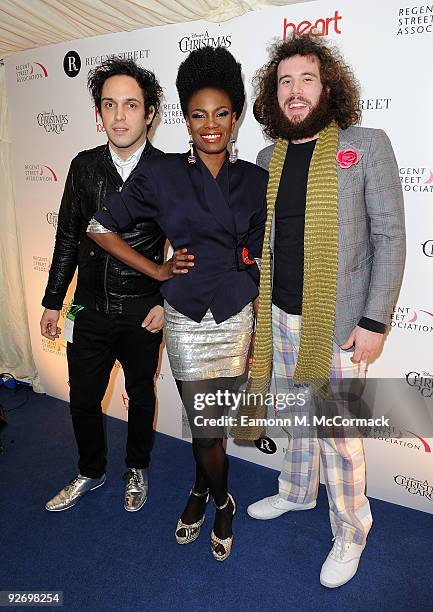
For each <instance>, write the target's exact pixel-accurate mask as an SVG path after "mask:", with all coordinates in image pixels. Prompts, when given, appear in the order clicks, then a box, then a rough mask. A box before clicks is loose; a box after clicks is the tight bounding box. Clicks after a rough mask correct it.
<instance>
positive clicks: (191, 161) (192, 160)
mask: <svg viewBox="0 0 433 612" xmlns="http://www.w3.org/2000/svg"><path fill="white" fill-rule="evenodd" d="M196 161H197V158H196V156H195V155H194V146H193V140H192V138H191V137H190V139H189V155H188V163H189V164H195V162H196Z"/></svg>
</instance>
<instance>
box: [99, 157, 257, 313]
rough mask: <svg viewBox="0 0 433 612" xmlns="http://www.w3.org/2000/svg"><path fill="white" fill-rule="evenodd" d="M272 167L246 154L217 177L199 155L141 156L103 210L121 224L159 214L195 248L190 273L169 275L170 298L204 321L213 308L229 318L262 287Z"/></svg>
mask: <svg viewBox="0 0 433 612" xmlns="http://www.w3.org/2000/svg"><path fill="white" fill-rule="evenodd" d="M267 181H268V173H267V172H266V171H265V170H263V169H262V168H259V167H258V166H256V165H254V164H251V163H249V162H246V161H242V160H238V161H237V162H236V163H234V164H230V163H229V162H228V161H227V160H226V162H225V163H224V164H223V166H222V168H221V170H220V172H219V174H218V176H217V178H216V179H214V177H213V176H212V174H211V173H210V172H209V170H208V169H207V167H206V166H205V165H204V163H203V162H202V161H201V160H200V158H199V157H198V156H197V162H196V163H195V164H189V163H188V161H187V154H179V153H176V154H166V155H161V156H155V157H149V158H148V159H146V163H143V164H139V166H137V170H136V171H135V173H134V178H133V180H132V181H131V182H130V183H126V185H125V186H124V188H123V189H122V191H121V192H119V193H115V194H111V195H110V196H109V197H108V198H107V200H106V204H105V206H104V207H103V209H102V210H100V211H98V212H97V213H96V214H95V218H96V219H97V221H99V223H101V224H102V225H103V226H104V227H106V228H107V229H109V230H111V231H113V232H120V231H124V230H127V229H128V227H130V226H131V227H132V226H133V225H136V224H137V223H138V222H140V221H141V220H143V219H148V218H151V219H154V220H155V221H156V222H157V223H158V225H159V226H160V227H161V229H162V230H163V232H164V233H165V235H166V236H167V238H168V240H169V241H170V243H171V245H172V246H173V248H174V249H180V248H184V247H186V248H187V249H188V252H189V253H192V254H193V255H194V256H195V260H194V263H195V265H194V267H193V268H191V269H190V270H189V272H188V274H185V275H177V276H175V277H174V278H172V279H170V280H168V281H166V282H164V283H163V284H162V287H161V293H162V295H163V296H164V298H165V299H166V300H167V301H168V303H169V304H170V305H171V306H172V307H173V308H175V309H176V310H178V311H179V312H181V313H182V314H184V315H186V316H187V317H189V318H190V319H193V320H194V321H197V322H200V321H201V320H202V318H203V317H204V315H205V313H206V311H207V310H208V309H210V310H211V312H212V314H213V317H214V319H215V321H216V322H217V323H221V322H222V321H225V320H226V319H228V318H229V317H231V316H232V315H234V314H236V313H238V312H240V311H241V310H242V308H243V307H244V306H245V305H246V304H248V303H249V302H250V301H252V300H253V299H254V298H256V297H257V295H258V289H257V286H258V279H259V272H258V268H257V264H254V265H246V264H245V263H244V261H243V258H242V256H241V253H242V249H243V248H244V247H247V249H248V252H249V259H251V260H252V259H254V258H260V257H261V252H262V244H263V236H264V228H265V220H266V187H267Z"/></svg>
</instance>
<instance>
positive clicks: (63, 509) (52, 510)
mask: <svg viewBox="0 0 433 612" xmlns="http://www.w3.org/2000/svg"><path fill="white" fill-rule="evenodd" d="M106 480H107V479H105V480H104V481H103V482H100V483H99V484H98V485H96V487H92V488H91V489H89V490H88V491H86V493H90V491H95V489H99V487H102V485H104V484H105V483H106ZM86 493H83V495H80V497H77V499H76V500H75V501H73V502H72V504H69V506H65V507H64V508H48V507H47V506H45V510H48V512H64V511H65V510H69V508H73V507H74V506H75V504H76V503H77V502H79V501H80V499H81V498H82V497H84V496H85V495H86Z"/></svg>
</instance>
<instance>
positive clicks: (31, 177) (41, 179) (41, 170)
mask: <svg viewBox="0 0 433 612" xmlns="http://www.w3.org/2000/svg"><path fill="white" fill-rule="evenodd" d="M24 178H25V180H26V181H31V182H34V183H57V181H58V180H59V179H58V177H57V174H56V173H55V171H54V169H53V168H52V167H51V166H45V165H42V164H25V165H24Z"/></svg>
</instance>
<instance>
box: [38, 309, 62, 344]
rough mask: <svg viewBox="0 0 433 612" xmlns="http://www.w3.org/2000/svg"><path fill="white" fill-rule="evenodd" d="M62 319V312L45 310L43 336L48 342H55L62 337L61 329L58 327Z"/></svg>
mask: <svg viewBox="0 0 433 612" xmlns="http://www.w3.org/2000/svg"><path fill="white" fill-rule="evenodd" d="M59 317H60V310H49V308H45V310H44V314H43V315H42V319H41V323H40V326H41V334H42V335H43V336H44V338H48V340H55V339H56V338H58V337H59V336H60V333H61V331H62V330H61V329H60V327H58V326H57V322H58V320H59Z"/></svg>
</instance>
